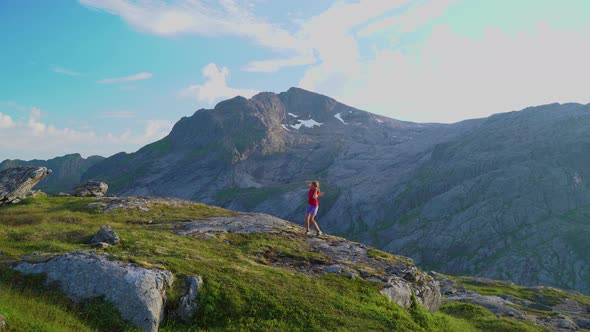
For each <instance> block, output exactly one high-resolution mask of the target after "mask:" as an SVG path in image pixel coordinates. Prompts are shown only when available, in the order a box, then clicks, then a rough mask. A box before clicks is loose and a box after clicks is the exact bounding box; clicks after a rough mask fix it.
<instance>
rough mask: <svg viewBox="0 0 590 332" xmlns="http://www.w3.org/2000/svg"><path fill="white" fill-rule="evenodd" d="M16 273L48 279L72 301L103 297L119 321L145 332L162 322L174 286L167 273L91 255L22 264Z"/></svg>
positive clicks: (75, 255)
mask: <svg viewBox="0 0 590 332" xmlns="http://www.w3.org/2000/svg"><path fill="white" fill-rule="evenodd" d="M14 269H15V270H17V271H19V272H21V273H25V274H39V273H43V274H46V275H47V282H48V283H51V282H58V283H59V285H60V287H61V289H62V290H63V291H64V292H65V293H66V294H67V295H68V296H69V297H70V298H72V299H73V300H75V301H81V300H84V299H90V298H95V297H100V296H104V297H105V299H106V300H107V301H109V302H111V303H113V304H114V305H115V306H116V307H117V308H118V309H119V311H120V312H121V317H123V318H124V319H126V320H128V321H130V322H132V323H133V324H135V325H137V326H138V327H140V328H141V329H143V330H144V331H157V330H158V326H159V324H160V322H161V321H162V319H163V318H164V304H165V301H166V297H165V291H166V288H167V287H168V286H170V285H171V284H172V282H173V277H172V274H171V273H170V272H168V271H162V270H152V269H146V268H142V267H139V266H137V265H134V264H125V263H122V262H117V261H111V260H109V259H107V257H106V256H101V255H98V254H96V253H90V252H73V253H67V254H64V255H61V256H58V257H56V258H53V259H51V260H49V261H48V262H46V263H37V264H30V263H21V264H19V265H17V266H16V267H14Z"/></svg>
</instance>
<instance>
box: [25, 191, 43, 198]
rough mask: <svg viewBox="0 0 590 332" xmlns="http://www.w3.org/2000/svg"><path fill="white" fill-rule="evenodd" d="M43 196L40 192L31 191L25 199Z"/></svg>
mask: <svg viewBox="0 0 590 332" xmlns="http://www.w3.org/2000/svg"><path fill="white" fill-rule="evenodd" d="M43 195H45V193H44V192H42V191H41V190H31V191H30V192H29V193H28V194H27V197H33V198H34V197H39V196H43Z"/></svg>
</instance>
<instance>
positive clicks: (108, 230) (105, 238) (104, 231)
mask: <svg viewBox="0 0 590 332" xmlns="http://www.w3.org/2000/svg"><path fill="white" fill-rule="evenodd" d="M120 241H121V238H119V235H117V233H115V231H114V230H113V228H112V227H111V226H109V225H102V226H101V227H100V229H99V230H98V232H97V233H96V234H95V235H94V236H93V237H92V239H91V240H90V244H95V243H101V242H102V243H108V244H110V245H115V244H117V243H119V242H120Z"/></svg>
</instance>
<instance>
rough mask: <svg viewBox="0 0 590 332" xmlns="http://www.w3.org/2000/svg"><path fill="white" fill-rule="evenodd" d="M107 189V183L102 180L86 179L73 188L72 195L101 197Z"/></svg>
mask: <svg viewBox="0 0 590 332" xmlns="http://www.w3.org/2000/svg"><path fill="white" fill-rule="evenodd" d="M108 190H109V185H108V184H106V183H104V182H102V181H95V180H88V181H86V182H85V183H84V184H81V185H79V186H77V187H76V188H74V191H73V195H74V196H78V197H103V196H104V195H106V193H107V191H108Z"/></svg>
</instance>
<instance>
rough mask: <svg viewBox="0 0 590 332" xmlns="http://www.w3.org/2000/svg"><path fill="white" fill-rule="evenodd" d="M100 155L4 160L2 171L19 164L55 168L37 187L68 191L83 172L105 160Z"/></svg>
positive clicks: (69, 155) (75, 184)
mask: <svg viewBox="0 0 590 332" xmlns="http://www.w3.org/2000/svg"><path fill="white" fill-rule="evenodd" d="M103 159H104V158H103V157H100V156H91V157H88V158H86V159H84V158H82V156H81V155H80V154H78V153H75V154H68V155H65V156H62V157H57V158H53V159H49V160H30V161H25V160H18V159H15V160H10V159H7V160H4V161H2V162H1V163H0V171H3V170H5V169H8V168H13V167H17V166H35V167H46V168H48V169H51V170H53V173H52V174H51V176H49V177H47V178H45V179H43V180H41V181H40V182H39V183H38V184H37V186H36V187H37V188H39V189H40V190H43V191H44V192H46V193H49V194H55V193H58V192H60V191H63V192H66V191H68V190H70V189H71V188H73V187H75V186H77V185H78V184H80V178H81V177H82V174H84V172H86V171H87V170H88V168H89V167H90V166H92V165H94V164H96V163H97V162H99V161H101V160H103Z"/></svg>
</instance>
